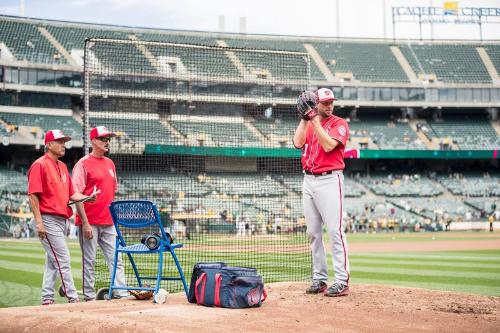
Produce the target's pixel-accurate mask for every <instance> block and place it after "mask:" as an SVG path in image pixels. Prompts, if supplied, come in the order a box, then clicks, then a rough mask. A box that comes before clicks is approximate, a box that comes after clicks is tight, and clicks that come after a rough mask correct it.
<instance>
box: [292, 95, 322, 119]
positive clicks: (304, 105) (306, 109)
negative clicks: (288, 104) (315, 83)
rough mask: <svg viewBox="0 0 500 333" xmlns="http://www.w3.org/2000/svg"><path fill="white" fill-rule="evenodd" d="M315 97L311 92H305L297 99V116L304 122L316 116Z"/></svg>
mask: <svg viewBox="0 0 500 333" xmlns="http://www.w3.org/2000/svg"><path fill="white" fill-rule="evenodd" d="M317 104H318V103H317V97H316V94H315V93H314V92H312V91H308V90H305V91H303V92H302V93H301V94H300V95H299V98H298V99H297V113H298V116H299V117H300V118H302V119H304V120H306V121H308V120H311V119H313V118H314V117H316V116H317V115H318V112H317Z"/></svg>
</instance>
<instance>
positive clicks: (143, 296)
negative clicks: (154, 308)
mask: <svg viewBox="0 0 500 333" xmlns="http://www.w3.org/2000/svg"><path fill="white" fill-rule="evenodd" d="M128 292H129V293H130V294H132V295H133V296H134V297H135V298H136V299H138V300H141V301H144V300H148V299H151V298H153V296H154V294H153V291H152V290H129V291H128Z"/></svg>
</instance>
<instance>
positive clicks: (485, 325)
mask: <svg viewBox="0 0 500 333" xmlns="http://www.w3.org/2000/svg"><path fill="white" fill-rule="evenodd" d="M348 240H349V246H350V264H351V295H350V296H348V297H344V298H339V299H337V298H335V299H331V298H327V297H323V296H321V295H314V296H310V295H305V293H304V290H305V288H306V287H307V283H306V282H300V283H298V282H276V283H268V284H267V288H268V291H269V300H268V301H266V302H264V305H263V306H262V307H261V308H259V309H249V310H226V309H208V308H203V307H199V306H194V305H190V304H188V303H187V302H186V301H185V298H184V297H183V295H182V294H180V293H179V294H174V295H170V296H169V298H168V300H167V303H166V304H164V305H153V304H152V303H151V302H144V301H143V302H140V301H136V300H118V301H112V302H105V301H100V302H91V303H87V304H80V305H67V304H65V300H64V299H62V298H58V299H57V300H56V302H57V303H58V305H56V306H51V309H48V310H49V311H48V312H47V311H45V312H41V311H43V310H38V309H42V307H39V306H37V307H36V308H30V310H29V311H27V310H24V309H23V308H12V307H20V306H29V305H38V304H39V302H40V299H39V293H40V285H41V281H42V274H43V265H44V254H43V250H42V247H41V245H40V243H39V242H38V240H35V239H32V240H29V241H26V240H10V239H3V240H0V295H2V298H0V305H1V306H2V307H9V309H3V310H0V323H1V324H0V331H2V332H4V331H5V332H7V331H8V332H16V331H22V330H23V329H25V328H27V327H31V329H35V331H36V330H37V329H38V328H40V331H42V329H41V328H42V327H45V329H49V331H54V330H51V329H50V327H49V326H44V325H45V324H43V323H42V322H41V321H40V322H38V324H37V325H34V322H33V318H32V317H33V316H34V312H33V311H36V316H42V317H41V318H44V317H45V316H50V317H51V318H53V317H54V316H53V315H54V314H55V312H57V311H59V313H62V314H61V316H62V317H61V316H58V319H57V322H58V326H57V327H60V328H61V327H64V325H63V323H64V322H66V321H68V322H69V321H70V320H71V318H73V317H74V315H75V314H74V312H75V311H76V312H78V316H80V317H81V318H82V319H85V318H87V316H90V317H92V318H93V319H92V318H90V317H88V318H87V319H89V320H95V316H96V315H97V314H101V315H102V316H103V317H102V318H103V319H102V320H103V322H105V319H104V318H109V315H110V314H113V313H115V312H116V311H121V310H119V309H123V311H125V312H127V311H129V310H130V311H132V310H133V311H132V312H131V313H133V315H130V316H125V317H124V318H125V319H123V320H124V322H126V323H128V324H127V325H125V328H124V329H120V332H126V331H133V329H132V328H133V327H134V325H136V324H137V320H138V318H139V317H140V316H138V314H139V313H142V314H144V315H145V316H153V317H155V318H157V317H158V316H159V315H161V314H162V309H163V311H165V313H164V314H165V316H166V318H168V316H169V315H171V314H173V313H174V312H172V310H174V309H177V310H178V311H180V312H179V313H177V314H175V315H174V318H177V319H185V318H184V317H186V318H187V317H189V318H190V321H191V324H189V325H195V324H196V323H197V322H198V324H199V325H203V318H205V319H207V318H212V317H211V316H210V313H211V312H214V313H217V314H218V315H219V314H220V318H218V317H217V316H218V315H216V316H215V317H214V319H210V321H211V322H212V324H213V325H215V326H213V328H214V330H219V329H220V328H221V327H219V326H217V325H222V326H224V325H229V324H230V323H231V322H233V324H234V323H236V321H235V320H242V319H246V318H248V319H250V318H252V320H253V321H246V322H245V324H243V325H242V326H241V327H239V326H238V329H235V331H240V330H241V331H269V327H268V325H267V324H265V322H266V320H274V321H273V322H274V323H275V325H276V328H277V329H278V330H280V329H281V330H282V331H288V330H292V328H294V327H296V328H297V329H299V331H300V330H301V329H304V328H305V327H306V326H304V325H312V326H311V330H312V329H313V328H314V329H316V330H317V331H325V332H326V331H328V332H332V331H335V330H336V329H337V330H344V329H353V330H354V331H380V332H382V331H400V329H403V328H405V327H406V328H407V329H410V328H411V331H427V330H428V329H430V330H435V329H436V330H442V331H443V330H444V331H464V332H465V331H470V329H473V328H475V329H477V328H481V330H480V331H483V332H486V331H492V332H493V331H495V330H498V327H500V317H499V316H500V297H499V296H500V233H498V232H494V233H488V232H449V233H383V234H349V235H348ZM227 242H228V243H227V244H224V241H223V240H218V241H215V239H214V242H212V243H211V245H212V246H213V247H212V248H211V249H207V250H214V251H215V250H218V251H220V250H221V249H222V248H223V247H225V246H227V248H231V240H230V239H228V240H227ZM264 242H265V241H264ZM70 250H71V256H72V257H71V258H72V269H73V273H74V277H75V282H76V285H77V287H78V286H81V279H80V275H81V273H80V269H81V260H80V250H79V247H78V243H77V242H70ZM200 250H201V249H190V248H189V246H186V248H184V249H182V250H179V251H178V255H179V256H180V257H181V256H182V255H183V254H186V253H185V252H188V251H200ZM244 252H246V251H244ZM193 254H194V253H193ZM226 255H227V256H228V258H227V261H228V262H231V257H233V256H238V255H245V256H248V255H251V253H250V254H249V253H248V252H247V253H243V252H239V253H234V252H231V251H228V252H226ZM259 255H261V256H262V255H265V256H269V258H266V259H269V260H271V261H272V260H276V267H282V266H283V264H282V263H279V261H282V260H283V258H280V259H279V260H278V259H277V258H276V259H273V253H272V251H270V253H268V254H262V253H261V254H259ZM191 256H192V254H190V257H191ZM288 259H290V260H293V251H291V255H290V257H289V258H287V260H288ZM296 260H301V259H300V258H297V259H296ZM285 266H286V265H285ZM184 269H185V271H190V269H191V267H184ZM270 269H271V268H270ZM286 272H287V271H286V269H282V270H281V271H280V274H279V277H280V279H281V278H282V279H283V280H284V281H286V274H287V273H286ZM300 304H302V308H301V307H300ZM125 305H130V306H133V308H130V309H129V308H128V307H127V308H123V306H125ZM169 307H173V308H171V309H169ZM316 308H317V311H316V312H314V311H313V309H316ZM33 309H37V310H33ZM43 309H47V308H46V307H44V308H43ZM278 309H282V311H285V312H286V316H283V315H281V317H280V318H281V319H278V318H277V317H276V318H275V317H272V316H273V315H276V314H275V312H276V311H278ZM306 309H307V310H306ZM130 311H129V312H130ZM134 311H135V312H134ZM294 311H296V313H295V315H294ZM259 312H262V313H261V315H258V313H259ZM310 312H311V313H315V314H314V315H312V317H307V318H305V317H304V316H305V314H306V313H310ZM51 313H52V314H51ZM354 313H356V314H357V321H352V322H351V321H349V318H351V317H352V318H353V320H354V318H355V317H354V316H353V315H354ZM341 314H342V316H343V317H342V318H341V319H339V316H340V315H341ZM247 316H248V317H247ZM270 316H271V317H270ZM309 316H311V315H309ZM315 316H327V317H330V318H331V320H330V321H329V320H327V319H324V318H323V319H320V318H319V317H318V318H316V319H314V318H315ZM367 316H368V317H369V318H370V319H369V320H366V321H364V318H365V317H367ZM65 317H67V320H66V319H64V318H65ZM285 317H287V318H289V320H288V321H283V320H282V319H283V318H285ZM8 318H9V320H7V319H8ZM13 318H15V320H12V319H13ZM41 318H40V317H39V320H42V319H41ZM193 318H195V319H193ZM196 318H197V319H196ZM224 318H225V319H224ZM293 318H295V319H293ZM415 318H416V319H417V320H418V323H415ZM223 319H224V320H223ZM226 319H227V320H226ZM65 320H66V321H65ZM193 320H194V321H193ZM207 320H208V319H207ZM383 320H392V321H394V325H393V326H391V327H392V329H387V330H386V329H385V328H386V327H385V326H383V325H385V324H383V323H382V321H383ZM84 321H85V322H87V323H88V322H90V321H87V320H84ZM255 321H262V323H261V324H262V325H264V326H259V325H257V322H255ZM97 322H99V321H97ZM193 323H195V324H193ZM252 323H253V324H255V325H257V326H255V325H254V326H252V325H253V324H252ZM294 323H295V325H293V324H294ZM32 324H33V325H34V326H31V325H32ZM328 324H331V325H332V326H331V327H330V329H327V328H328V327H327V326H324V325H328ZM40 325H41V326H40ZM61 325H62V326H61ZM92 325H94V324H92ZM92 325H91V327H94V326H92ZM95 325H97V326H95V327H96V329H97V328H99V327H100V328H103V327H106V329H107V331H108V332H114V331H115V329H116V331H118V326H116V325H118V322H117V321H116V318H115V319H114V320H110V321H108V324H106V325H108V326H101V325H100V324H95ZM103 325H104V324H103ZM120 325H121V324H120ZM189 325H188V326H182V325H180V326H179V325H178V324H176V325H174V326H165V327H176V328H177V330H180V331H189V330H190V329H192V326H189ZM238 325H239V324H238ZM249 325H250V326H249ZM290 325H291V326H290ZM415 325H416V326H415ZM77 327H83V326H78V325H77ZM158 327H159V328H161V327H163V328H165V327H164V326H163V325H160V326H158ZM183 327H184V328H185V329H184V330H183ZM235 327H236V326H235ZM307 327H309V326H307ZM188 328H190V329H188ZM222 328H223V327H222ZM395 328H400V329H395ZM31 329H30V330H31ZM55 331H57V332H59V331H60V332H63V330H60V329H56V330H55ZM153 331H155V330H153ZM158 331H160V329H159V330H158ZM162 331H170V330H162Z"/></svg>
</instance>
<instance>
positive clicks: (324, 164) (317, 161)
mask: <svg viewBox="0 0 500 333" xmlns="http://www.w3.org/2000/svg"><path fill="white" fill-rule="evenodd" d="M321 126H322V127H323V128H324V129H325V131H326V133H328V135H329V136H330V137H331V138H333V139H335V140H337V141H338V142H339V144H338V145H337V147H335V149H333V150H332V151H330V152H328V153H327V152H325V150H324V149H323V147H322V146H321V144H320V143H319V140H318V138H317V137H316V135H315V134H314V129H313V126H312V125H311V124H309V123H308V124H307V130H306V142H305V144H304V146H303V147H302V168H303V169H304V170H307V171H309V172H312V173H322V172H325V171H331V170H343V169H344V167H345V163H344V150H345V145H346V143H347V140H348V139H349V126H348V125H347V122H346V121H345V120H344V119H342V118H340V117H337V116H334V115H332V116H330V117H328V118H326V119H323V120H322V121H321Z"/></svg>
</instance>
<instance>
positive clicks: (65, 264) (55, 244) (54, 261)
mask: <svg viewBox="0 0 500 333" xmlns="http://www.w3.org/2000/svg"><path fill="white" fill-rule="evenodd" d="M42 221H43V225H44V227H45V231H46V232H47V237H46V238H45V239H43V240H40V241H41V243H42V245H43V248H44V249H45V272H44V273H43V284H42V291H41V293H42V295H41V296H42V302H43V301H47V300H54V293H55V283H56V280H57V278H58V277H60V278H61V284H62V287H63V290H65V292H66V297H67V298H68V300H69V301H70V302H74V301H76V300H77V299H78V294H77V293H76V288H75V283H74V281H73V275H71V258H70V255H69V250H68V245H67V244H66V219H65V218H64V217H61V216H56V215H48V214H43V215H42ZM32 223H33V225H35V222H34V221H32Z"/></svg>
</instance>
